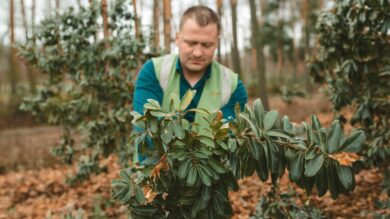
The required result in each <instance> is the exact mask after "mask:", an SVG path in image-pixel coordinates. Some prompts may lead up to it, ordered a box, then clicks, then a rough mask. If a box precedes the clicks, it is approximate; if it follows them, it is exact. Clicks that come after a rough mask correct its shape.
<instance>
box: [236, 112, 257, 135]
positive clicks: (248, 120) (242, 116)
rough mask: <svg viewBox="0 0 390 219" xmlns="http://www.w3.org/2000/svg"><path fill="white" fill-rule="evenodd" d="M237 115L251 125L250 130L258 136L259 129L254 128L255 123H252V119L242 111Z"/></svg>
mask: <svg viewBox="0 0 390 219" xmlns="http://www.w3.org/2000/svg"><path fill="white" fill-rule="evenodd" d="M239 116H240V117H241V118H243V119H244V120H245V121H246V123H247V124H248V125H249V126H250V127H251V129H252V131H253V132H254V133H255V134H256V136H257V137H259V135H260V134H259V130H258V129H257V128H256V125H255V124H254V123H253V121H252V120H251V119H250V118H249V117H248V116H247V115H246V114H244V113H240V115H239Z"/></svg>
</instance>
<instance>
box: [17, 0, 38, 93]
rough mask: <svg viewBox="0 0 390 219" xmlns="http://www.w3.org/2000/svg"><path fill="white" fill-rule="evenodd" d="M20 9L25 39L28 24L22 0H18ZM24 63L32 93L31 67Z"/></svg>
mask: <svg viewBox="0 0 390 219" xmlns="http://www.w3.org/2000/svg"><path fill="white" fill-rule="evenodd" d="M20 10H21V14H22V20H23V27H24V34H25V38H26V41H27V40H28V25H27V18H26V11H25V8H24V0H20ZM24 64H25V65H26V69H27V78H28V82H29V86H30V92H31V93H34V92H35V78H34V75H33V69H32V68H31V66H30V65H28V64H26V63H24Z"/></svg>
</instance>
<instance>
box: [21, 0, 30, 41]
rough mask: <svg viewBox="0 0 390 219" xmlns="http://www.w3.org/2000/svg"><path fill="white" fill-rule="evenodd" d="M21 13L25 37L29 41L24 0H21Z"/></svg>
mask: <svg viewBox="0 0 390 219" xmlns="http://www.w3.org/2000/svg"><path fill="white" fill-rule="evenodd" d="M20 12H21V14H22V22H23V28H24V36H25V38H26V40H27V38H28V25H27V17H26V10H25V7H24V0H20Z"/></svg>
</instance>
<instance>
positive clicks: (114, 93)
mask: <svg viewBox="0 0 390 219" xmlns="http://www.w3.org/2000/svg"><path fill="white" fill-rule="evenodd" d="M130 8H131V5H130V3H128V2H127V3H126V2H125V1H124V0H121V1H116V2H115V3H114V4H113V5H112V6H111V8H110V10H109V31H110V33H111V36H110V37H109V38H108V39H101V34H100V33H101V31H100V30H101V28H102V27H101V26H100V23H101V22H100V20H101V19H102V15H101V14H100V11H101V9H100V6H99V5H98V4H96V2H95V4H93V5H92V6H91V7H88V8H83V7H81V8H80V9H79V10H75V9H73V8H69V9H68V10H66V11H65V12H63V13H62V14H57V15H55V16H53V17H50V18H47V19H45V20H44V21H42V23H41V24H40V26H39V28H38V31H37V32H36V33H35V34H34V36H33V37H32V38H31V39H30V40H29V41H28V42H27V44H26V45H23V46H21V48H20V54H21V56H23V58H25V59H26V60H27V61H28V62H29V63H30V64H32V65H33V66H35V67H36V68H38V69H39V70H40V71H41V72H43V73H44V74H46V75H47V80H46V81H44V82H43V84H42V86H41V88H40V89H39V90H38V92H37V95H36V96H33V97H28V98H25V99H24V102H23V104H22V105H21V108H22V109H24V110H28V111H31V112H32V113H33V114H34V115H38V116H40V117H41V118H42V119H44V120H46V121H47V122H48V123H49V124H52V125H60V126H62V127H63V129H64V132H63V137H62V139H61V142H60V144H59V145H58V146H57V147H55V148H54V149H53V153H54V154H55V155H57V156H60V157H62V158H63V159H64V160H65V161H66V162H67V163H72V162H73V159H74V158H75V157H76V156H75V155H79V154H81V155H82V156H77V157H79V158H80V163H79V171H78V174H77V175H76V176H75V177H73V178H71V179H70V181H69V182H78V181H82V180H84V179H86V178H88V177H89V175H90V174H91V173H98V172H100V171H101V169H102V167H101V166H100V165H99V160H100V158H101V157H102V156H108V155H109V154H111V153H113V152H115V151H119V156H120V157H121V158H125V157H127V156H128V155H129V153H131V152H129V151H125V150H118V149H121V148H122V149H124V148H125V145H126V144H127V141H128V133H129V132H130V131H131V124H130V121H131V117H130V107H131V103H132V93H133V83H132V78H131V72H132V71H134V70H135V68H136V67H137V66H138V64H139V62H140V61H142V60H143V59H144V56H143V53H142V50H143V48H144V42H142V41H138V40H136V39H135V37H134V36H133V35H134V34H133V30H132V28H131V27H132V25H133V23H134V19H133V16H132V14H131V13H130ZM72 131H78V132H80V133H81V136H82V138H83V139H82V145H81V147H76V145H75V141H74V139H73V137H74V136H73V135H71V133H72ZM123 161H125V162H127V160H126V159H124V160H123Z"/></svg>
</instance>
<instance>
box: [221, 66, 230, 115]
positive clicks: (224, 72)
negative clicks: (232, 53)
mask: <svg viewBox="0 0 390 219" xmlns="http://www.w3.org/2000/svg"><path fill="white" fill-rule="evenodd" d="M219 66H220V67H219V72H220V74H221V108H222V107H223V106H225V105H226V104H227V103H228V102H229V99H230V96H231V94H232V79H231V78H230V76H229V69H228V68H226V67H225V66H223V65H219Z"/></svg>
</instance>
